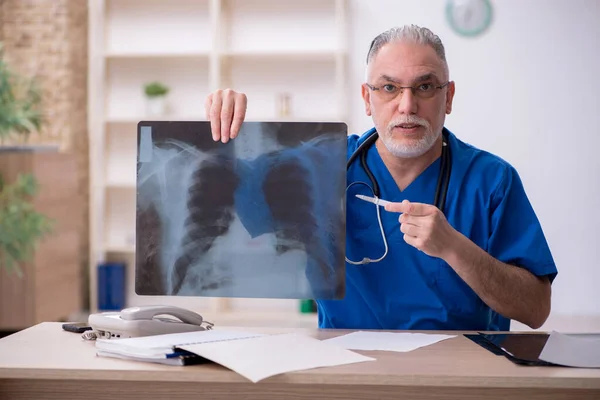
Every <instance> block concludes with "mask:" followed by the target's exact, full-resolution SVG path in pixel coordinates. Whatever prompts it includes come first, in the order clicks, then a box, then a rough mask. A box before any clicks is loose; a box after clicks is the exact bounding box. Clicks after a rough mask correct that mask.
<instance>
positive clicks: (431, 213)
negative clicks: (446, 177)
mask: <svg viewBox="0 0 600 400" xmlns="http://www.w3.org/2000/svg"><path fill="white" fill-rule="evenodd" d="M385 209H386V211H389V212H397V213H401V214H402V215H400V217H399V218H398V221H399V222H400V231H401V232H402V233H404V241H405V242H406V243H408V244H410V245H411V246H413V247H415V248H417V249H419V250H421V251H422V252H424V253H425V254H427V255H429V256H431V257H438V258H442V259H443V258H445V255H446V254H447V253H449V251H451V249H452V246H454V245H455V244H456V243H457V242H458V240H457V235H458V232H457V231H456V230H455V229H454V228H453V227H452V226H451V225H450V224H449V223H448V221H447V220H446V217H445V216H444V213H442V212H441V211H440V209H439V208H437V207H436V206H433V205H430V204H423V203H411V202H409V201H408V200H404V201H403V202H402V203H391V204H388V205H386V206H385Z"/></svg>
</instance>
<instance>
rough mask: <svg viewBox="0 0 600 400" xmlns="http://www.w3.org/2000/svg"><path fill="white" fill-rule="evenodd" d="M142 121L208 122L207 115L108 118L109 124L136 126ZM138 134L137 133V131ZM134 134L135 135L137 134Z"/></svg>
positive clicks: (122, 116)
mask: <svg viewBox="0 0 600 400" xmlns="http://www.w3.org/2000/svg"><path fill="white" fill-rule="evenodd" d="M140 121H206V116H205V115H188V116H186V115H147V116H137V117H136V116H127V115H121V116H108V117H107V118H106V122H107V123H108V124H115V125H116V124H134V125H137V124H138V122H140ZM136 132H137V131H136ZM136 132H134V134H136Z"/></svg>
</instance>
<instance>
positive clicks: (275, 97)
mask: <svg viewBox="0 0 600 400" xmlns="http://www.w3.org/2000/svg"><path fill="white" fill-rule="evenodd" d="M346 14H347V0H303V1H301V2H298V1H285V0H170V1H165V0H99V1H91V2H90V7H89V17H90V19H89V29H90V32H89V37H90V41H89V47H88V48H89V57H88V60H89V63H88V65H89V90H88V92H89V97H88V99H89V103H90V107H89V121H90V123H89V135H90V146H89V150H90V157H89V159H90V174H91V175H92V177H91V179H90V181H91V186H90V232H91V233H90V237H91V243H90V257H89V258H90V265H89V266H90V290H89V292H90V304H91V308H92V309H94V307H95V306H96V303H97V298H96V294H97V289H98V288H97V284H98V281H97V274H96V268H97V265H98V263H99V262H101V261H103V260H106V259H111V258H112V259H115V260H129V261H127V262H126V264H127V274H128V277H127V280H128V287H127V306H133V305H143V304H157V303H158V304H174V305H179V306H181V307H184V308H189V309H192V310H194V309H196V310H198V311H199V312H201V313H202V312H205V313H207V312H209V311H208V310H210V312H209V313H208V315H210V316H211V317H214V318H215V319H216V320H217V323H220V324H224V323H231V324H236V323H241V324H250V325H251V324H253V323H255V322H256V323H258V324H259V325H262V324H291V325H293V326H297V324H307V325H309V326H311V327H315V326H316V315H310V314H309V315H302V314H300V313H299V309H298V307H299V304H298V300H294V299H279V300H278V299H267V300H264V301H263V300H262V299H216V298H198V297H194V298H182V297H168V296H159V297H152V296H138V295H136V294H135V291H134V285H135V261H134V260H135V256H136V252H135V235H136V231H135V230H136V209H137V204H136V200H137V199H136V198H137V186H136V183H137V182H136V180H137V179H136V178H137V165H136V161H137V124H138V123H139V122H140V121H202V122H205V121H207V118H206V115H205V110H204V102H205V100H206V96H208V95H209V94H210V93H211V92H213V91H214V90H216V89H218V88H221V89H224V88H227V87H230V88H233V89H235V90H236V91H238V92H243V93H246V94H247V95H248V99H249V102H248V109H247V112H246V118H245V120H246V121H274V122H278V121H284V122H286V121H289V122H344V121H345V120H346V119H347V116H346V112H347V110H348V109H349V107H348V104H347V103H346V101H347V100H346V99H347V98H348V96H347V95H346V90H347V87H348V85H349V80H348V79H347V76H346V65H345V64H346V63H347V61H348V57H347V56H348V47H347V46H346V40H347V36H348V35H347V32H346V30H345V22H346ZM153 81H159V82H161V83H163V84H166V85H167V86H168V87H169V89H170V91H169V93H168V95H167V104H168V110H167V112H166V113H165V114H164V115H150V110H149V109H148V108H147V106H146V104H147V103H146V96H145V93H144V85H145V84H147V83H149V82H153ZM282 94H287V95H289V96H290V107H289V111H290V112H289V113H288V114H286V115H285V116H281V113H280V110H279V107H278V104H280V102H279V100H280V98H281V97H280V96H281V95H282ZM203 315H204V314H203ZM295 324H296V325H295Z"/></svg>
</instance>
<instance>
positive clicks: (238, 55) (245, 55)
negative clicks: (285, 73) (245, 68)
mask: <svg viewBox="0 0 600 400" xmlns="http://www.w3.org/2000/svg"><path fill="white" fill-rule="evenodd" d="M221 56H222V57H223V58H224V59H225V60H249V61H255V60H290V61H296V62H297V61H323V60H325V61H335V59H336V57H338V56H345V53H343V52H338V51H336V50H333V49H323V50H317V51H314V50H313V51H311V50H304V51H302V50H299V51H291V50H288V49H283V50H255V51H250V50H246V51H228V52H224V53H222V54H221Z"/></svg>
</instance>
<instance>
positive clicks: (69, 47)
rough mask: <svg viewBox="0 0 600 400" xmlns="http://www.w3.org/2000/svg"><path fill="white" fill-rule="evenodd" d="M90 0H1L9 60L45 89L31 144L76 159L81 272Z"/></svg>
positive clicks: (0, 35)
mask: <svg viewBox="0 0 600 400" xmlns="http://www.w3.org/2000/svg"><path fill="white" fill-rule="evenodd" d="M87 18H88V16H87V1H86V0H0V40H1V41H2V42H3V44H4V48H5V59H6V60H7V62H8V63H9V64H10V66H11V68H12V69H13V70H14V71H15V72H18V73H19V74H22V75H25V76H32V77H35V78H36V79H37V80H38V83H39V86H40V87H41V88H42V96H43V107H44V114H45V118H46V124H45V125H44V127H43V129H42V131H41V132H40V133H39V134H36V135H32V136H31V137H30V140H29V142H30V143H43V144H58V145H59V146H60V148H61V151H65V152H73V153H74V154H75V156H76V158H77V165H78V172H79V177H78V181H79V192H80V194H81V197H82V199H83V201H84V207H83V213H84V214H83V215H81V216H80V218H81V239H82V240H81V243H82V246H83V248H82V249H81V254H82V258H83V259H82V260H81V264H82V270H83V271H84V273H86V271H87V258H88V257H87V254H88V237H89V235H88V213H87V208H88V204H89V202H88V197H89V196H88V181H89V178H88V176H89V173H88V137H87V39H88V38H87V24H88V21H87Z"/></svg>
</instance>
